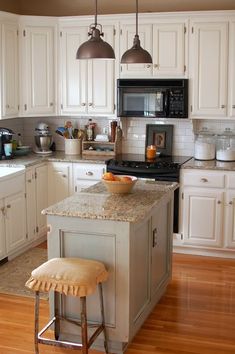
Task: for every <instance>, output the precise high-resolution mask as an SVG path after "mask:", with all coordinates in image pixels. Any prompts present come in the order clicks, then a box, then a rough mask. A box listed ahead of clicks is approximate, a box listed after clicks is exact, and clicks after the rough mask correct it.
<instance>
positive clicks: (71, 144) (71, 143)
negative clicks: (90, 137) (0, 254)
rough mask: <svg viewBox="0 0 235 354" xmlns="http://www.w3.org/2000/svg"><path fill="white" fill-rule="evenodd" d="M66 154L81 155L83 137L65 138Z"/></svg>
mask: <svg viewBox="0 0 235 354" xmlns="http://www.w3.org/2000/svg"><path fill="white" fill-rule="evenodd" d="M64 144H65V154H66V155H81V152H82V141H81V139H64Z"/></svg>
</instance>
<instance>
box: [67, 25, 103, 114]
mask: <svg viewBox="0 0 235 354" xmlns="http://www.w3.org/2000/svg"><path fill="white" fill-rule="evenodd" d="M60 33H61V51H60V53H61V60H62V61H61V72H62V104H61V113H62V114H73V113H86V111H87V84H88V82H87V61H86V60H77V59H76V53H77V50H78V47H79V46H80V45H81V44H82V43H83V42H85V41H86V40H87V33H88V29H87V27H86V26H83V27H71V28H66V27H64V28H62V29H61V32H60ZM97 84H98V83H97Z"/></svg>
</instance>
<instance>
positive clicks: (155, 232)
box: [152, 227, 159, 247]
mask: <svg viewBox="0 0 235 354" xmlns="http://www.w3.org/2000/svg"><path fill="white" fill-rule="evenodd" d="M158 245H159V244H158V232H157V228H156V227H155V228H154V229H153V240H152V246H153V247H156V246H158Z"/></svg>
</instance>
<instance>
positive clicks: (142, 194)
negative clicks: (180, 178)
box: [42, 180, 179, 222]
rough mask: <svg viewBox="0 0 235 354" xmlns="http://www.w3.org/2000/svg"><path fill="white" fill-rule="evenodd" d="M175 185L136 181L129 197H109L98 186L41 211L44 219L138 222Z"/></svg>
mask: <svg viewBox="0 0 235 354" xmlns="http://www.w3.org/2000/svg"><path fill="white" fill-rule="evenodd" d="M178 186H179V185H178V183H176V182H173V183H171V182H155V181H153V180H146V181H144V180H138V181H137V183H136V185H135V186H134V188H133V190H132V192H131V193H128V194H110V193H108V192H107V191H106V188H105V186H104V185H103V183H102V182H99V183H97V184H96V185H94V186H91V187H89V188H87V189H86V190H84V191H83V192H80V193H77V194H74V195H73V196H72V197H69V198H66V199H64V200H63V201H61V202H59V203H57V204H55V205H52V206H51V207H49V208H47V209H45V210H43V211H42V213H43V214H45V215H57V216H67V217H77V218H83V219H100V220H113V221H124V222H138V221H140V220H142V219H144V218H145V216H146V215H147V214H148V213H149V212H150V211H151V209H152V208H153V207H154V206H156V205H157V204H158V203H159V202H160V201H162V200H163V199H164V198H165V197H167V196H168V193H169V192H172V191H174V190H175V189H177V188H178Z"/></svg>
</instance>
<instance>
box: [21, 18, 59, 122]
mask: <svg viewBox="0 0 235 354" xmlns="http://www.w3.org/2000/svg"><path fill="white" fill-rule="evenodd" d="M49 23H50V24H49ZM49 23H47V22H46V21H45V23H43V22H42V23H41V22H40V23H37V20H33V19H31V23H30V19H28V20H27V22H26V23H24V20H22V23H21V74H22V75H21V90H22V97H21V112H22V114H23V115H24V116H27V115H54V114H55V113H56V86H55V74H56V55H55V47H56V46H55V43H56V32H55V31H56V25H53V20H51V21H50V22H49Z"/></svg>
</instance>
